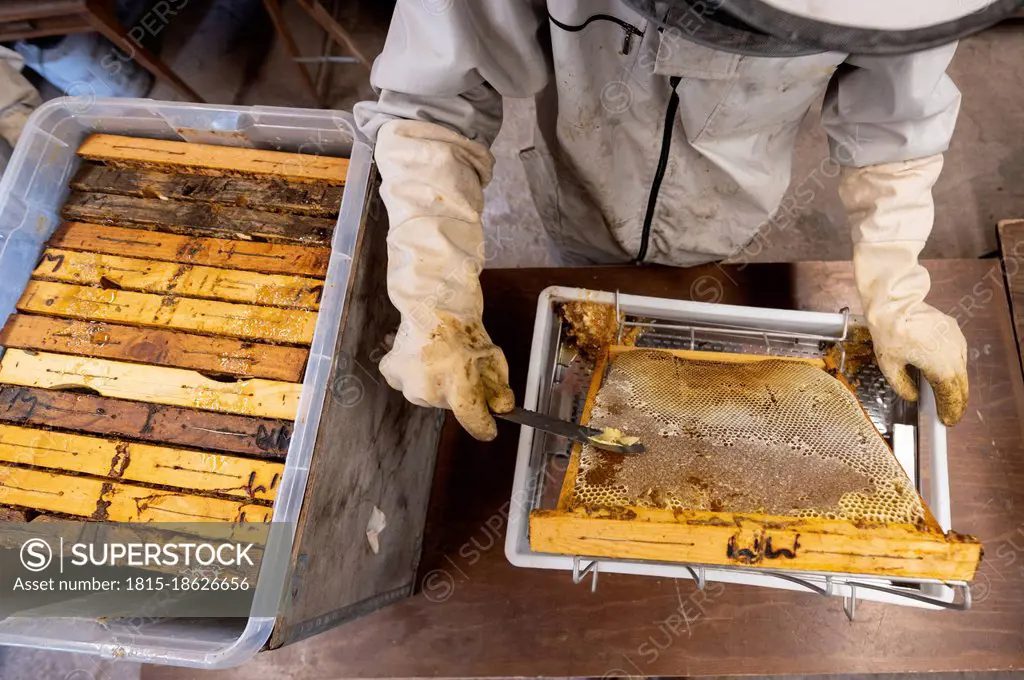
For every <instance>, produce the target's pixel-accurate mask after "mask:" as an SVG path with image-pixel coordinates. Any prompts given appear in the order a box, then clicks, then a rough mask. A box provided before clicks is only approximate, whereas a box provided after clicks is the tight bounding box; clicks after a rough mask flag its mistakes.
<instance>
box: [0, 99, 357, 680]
mask: <svg viewBox="0 0 1024 680" xmlns="http://www.w3.org/2000/svg"><path fill="white" fill-rule="evenodd" d="M93 132H107V133H112V134H124V135H132V136H136V137H149V138H154V139H173V140H181V141H186V142H197V143H204V144H220V145H224V146H238V147H252V148H259V149H272V150H277V151H290V152H295V153H299V154H306V155H310V156H313V155H327V156H338V157H347V158H349V159H350V164H349V171H348V178H347V181H346V184H345V192H344V195H343V199H342V203H341V214H340V216H339V218H338V224H337V226H336V228H335V231H334V238H333V241H332V244H331V247H332V253H331V259H330V265H329V267H328V270H327V278H326V281H325V286H324V295H323V299H322V301H321V307H320V314H319V318H318V320H317V325H316V332H315V334H314V336H313V344H312V347H311V349H310V355H309V362H308V364H307V367H306V375H305V379H304V380H303V389H302V397H301V400H300V402H299V411H298V416H297V418H296V420H295V426H294V430H293V434H292V440H291V445H290V448H289V450H288V455H287V458H286V460H285V467H284V474H283V476H282V479H281V486H280V487H279V491H278V496H277V500H276V502H275V504H274V522H280V523H284V524H287V525H288V528H287V530H286V531H282V532H279V533H277V532H275V534H272V536H276V539H275V538H272V539H271V542H270V543H269V544H268V545H267V553H266V554H268V555H278V556H282V555H284V556H286V555H289V554H290V552H291V547H292V541H293V539H294V530H295V522H296V521H297V520H298V517H299V510H300V509H301V507H302V499H303V496H304V492H305V489H306V481H307V477H308V472H309V465H310V459H311V458H312V455H313V445H314V443H315V441H316V434H317V428H318V426H319V423H320V413H321V410H322V408H323V403H324V395H325V392H326V389H327V382H328V380H329V375H330V370H331V364H332V361H333V350H334V347H335V344H336V341H337V337H338V329H339V324H340V318H341V311H342V305H343V302H344V298H345V292H346V288H347V287H348V285H349V271H350V265H351V258H352V253H353V249H354V247H355V243H356V236H357V232H358V230H359V224H360V220H361V218H362V214H363V210H364V207H365V204H366V201H367V191H368V183H369V177H370V169H371V161H372V147H371V145H370V144H369V143H368V142H367V141H365V139H364V138H362V137H361V136H360V135H359V134H358V132H357V131H356V128H355V124H354V121H353V119H352V116H351V115H350V114H348V113H341V112H333V111H315V110H306V109H288V108H276V107H236V106H215V105H199V104H186V103H173V102H156V101H151V100H146V99H97V100H95V101H91V102H83V101H81V100H77V99H68V98H64V99H57V100H54V101H51V102H49V103H47V104H45V105H44V106H42V107H40V108H39V110H37V111H36V112H35V114H34V115H33V116H32V118H31V119H30V120H29V122H28V125H27V126H26V128H25V132H24V134H23V136H22V138H21V141H20V142H19V143H18V146H17V148H16V149H15V151H14V155H13V157H12V158H11V162H10V164H9V165H8V167H7V171H6V173H5V174H4V176H3V180H2V181H0V324H2V323H3V322H5V321H6V319H7V317H8V316H9V315H10V314H11V313H12V312H14V307H15V304H16V302H17V300H18V298H19V296H20V295H21V292H22V290H23V289H24V287H25V284H26V283H27V282H28V280H29V277H30V275H31V273H32V269H33V267H34V265H35V263H36V262H37V260H38V258H39V255H40V253H41V251H42V247H43V244H44V242H45V241H46V240H47V239H48V238H49V237H50V235H51V234H52V233H53V231H54V229H55V228H56V227H57V226H58V225H59V224H60V215H59V213H60V208H61V206H62V205H63V203H64V201H65V200H66V198H67V196H68V193H69V189H68V182H69V180H70V179H71V177H72V175H73V174H74V173H75V171H76V170H77V168H78V164H79V160H78V157H77V156H76V153H75V152H76V151H77V149H78V147H79V145H80V144H81V142H82V140H84V139H85V137H86V136H87V135H89V134H91V133H93ZM0 351H2V348H0ZM275 543H276V544H275ZM274 562H275V564H274V565H273V566H274V568H268V565H266V564H265V565H264V568H263V570H262V571H261V574H260V578H259V580H258V582H257V586H256V593H255V602H256V603H259V602H264V603H266V602H273V603H276V602H278V601H279V600H280V598H281V593H282V591H283V588H284V583H285V578H286V575H287V573H286V572H287V569H285V568H282V564H281V562H282V560H275V561H274ZM283 562H284V566H286V564H287V561H286V560H283ZM255 606H256V605H254V611H255ZM261 611H267V608H266V607H263V608H261ZM274 620H275V619H274V618H272V617H266V616H263V617H250V618H248V619H227V620H221V619H205V620H204V619H199V620H175V619H164V620H145V619H134V620H122V621H117V620H111V621H104V622H99V621H95V620H87V619H71V618H66V619H65V618H61V619H39V618H16V617H14V618H9V619H6V620H3V621H0V645H20V646H26V647H37V648H44V649H53V650H63V651H71V652H85V653H90V654H98V655H102V656H106V657H119V658H129V659H133V660H135V661H144V662H149V663H162V664H172V665H178V666H193V667H198V668H217V667H225V666H233V665H237V664H240V663H242V662H243V661H245V660H247V659H249V658H250V657H252V656H253V655H254V654H256V652H258V651H259V650H260V648H262V647H263V645H264V644H265V643H266V641H267V639H268V638H269V637H270V634H271V631H272V630H273V627H274Z"/></svg>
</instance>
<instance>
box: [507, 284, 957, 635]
mask: <svg viewBox="0 0 1024 680" xmlns="http://www.w3.org/2000/svg"><path fill="white" fill-rule="evenodd" d="M574 300H582V301H586V302H594V303H603V304H611V305H614V306H615V308H616V314H617V318H619V319H620V320H623V321H621V322H620V329H619V338H618V339H619V340H621V337H622V330H623V328H625V327H642V328H644V329H645V336H646V337H648V338H652V337H653V338H654V340H655V342H656V343H658V344H654V345H653V346H655V347H657V346H678V347H683V348H689V349H695V348H698V347H697V344H698V342H701V343H706V342H708V339H709V338H714V339H715V343H713V344H718V341H721V342H722V343H724V344H725V345H727V346H725V347H721V346H717V347H715V350H716V351H740V350H738V349H737V347H739V346H740V345H744V346H745V347H746V349H745V351H747V352H748V353H757V352H754V351H750V349H751V346H752V345H753V347H754V348H755V349H756V350H758V351H763V352H764V353H765V354H769V355H778V356H785V355H797V356H807V355H812V356H821V355H822V353H823V350H822V349H821V345H822V344H828V343H839V342H842V341H844V340H847V339H848V338H849V335H850V326H851V323H852V322H853V318H852V316H851V314H850V312H849V309H847V308H844V309H842V310H840V312H838V313H823V312H806V311H795V310H780V309H766V308H755V307H742V306H737V305H724V304H711V303H704V302H690V301H683V300H672V299H666V298H654V297H647V296H636V295H627V294H621V293H619V292H618V291H614V292H611V291H594V290H586V289H579V288H564V287H558V286H552V287H550V288H547V289H545V290H544V291H542V292H541V294H540V297H539V299H538V306H537V316H536V319H535V322H534V335H533V343H532V347H531V353H530V369H529V375H528V377H527V384H526V395H525V400H524V407H525V408H528V409H532V410H538V411H541V412H542V413H548V414H550V415H555V416H559V417H566V414H565V413H558V412H557V409H558V408H559V404H555V403H553V401H552V393H553V389H554V388H555V387H556V385H557V384H558V382H559V377H560V375H561V373H562V372H563V371H564V370H565V367H564V366H563V365H560V363H559V357H560V355H561V354H562V327H561V319H560V317H559V316H558V313H557V305H558V304H560V303H562V302H568V301H574ZM630 317H632V319H630ZM645 336H642V337H645ZM666 339H667V340H669V341H671V342H672V343H674V344H668V345H666V344H660V343H662V342H665V341H666ZM679 343H682V344H679ZM839 363H840V364H841V365H842V364H845V350H844V351H842V352H841V354H840V361H839ZM920 387H921V393H922V398H921V405H920V408H919V409H918V411H916V412H913V411H911V412H910V413H911V414H912V415H913V416H916V418H915V420H916V421H917V422H916V423H915V426H914V427H913V428H911V429H912V430H913V435H912V436H910V437H909V440H910V441H911V442H912V446H913V448H914V449H915V450H913V451H911V453H912V454H913V457H912V460H913V459H914V458H916V455H917V451H916V448H917V436H916V435H917V430H918V429H921V430H923V431H927V432H929V433H930V434H931V436H930V437H929V440H930V441H931V442H932V446H931V447H929V449H928V450H925V451H921V452H920V454H921V455H922V456H923V457H925V458H926V459H927V462H928V464H929V469H930V470H931V475H930V484H929V486H928V487H927V488H922V489H920V492H921V495H922V496H923V497H924V500H925V502H926V504H927V505H928V506H929V508H930V509H931V510H932V512H933V514H934V515H935V518H936V520H937V521H938V522H939V524H940V525H941V526H942V528H943V530H948V529H949V524H950V508H949V486H948V476H947V466H946V442H945V429H944V428H943V426H942V425H941V423H940V422H939V420H938V415H937V411H936V408H935V403H934V396H933V395H932V393H931V389H930V387H929V385H928V384H927V382H924V381H922V382H921V385H920ZM886 389H887V388H886ZM858 396H859V397H860V395H858ZM561 406H562V407H563V408H564V404H563V405H561ZM552 411H556V412H554V413H552ZM573 415H574V416H575V415H578V414H576V413H573ZM890 434H891V433H890ZM900 439H901V445H904V444H906V442H907V439H908V438H907V437H901V438H900ZM551 444H552V440H551V439H550V438H548V437H546V436H545V435H544V434H543V433H539V432H535V431H534V430H532V429H531V428H526V427H524V428H522V431H521V434H520V441H519V453H518V457H517V461H516V473H515V480H514V482H513V489H512V499H511V501H512V502H511V507H512V509H513V510H512V512H510V515H509V525H508V532H507V534H506V541H505V554H506V557H507V558H508V560H509V561H510V562H511V563H512V564H514V565H516V566H520V567H532V568H540V569H561V570H565V571H569V572H571V574H572V582H573V583H579V582H581V581H582V580H583V579H584V578H585V577H586V576H587V575H591V577H592V582H591V583H592V588H596V584H597V574H598V572H599V571H606V572H614V573H625V574H637V575H648V576H661V577H669V578H688V579H693V580H694V581H695V582H696V583H697V585H698V587H703V584H704V583H706V582H707V581H708V580H714V581H720V582H725V583H736V584H745V585H756V586H762V587H769V588H777V589H783V590H796V591H803V592H814V593H818V594H821V595H826V596H840V597H843V598H844V611H845V612H846V614H847V616H849V617H850V618H852V617H853V616H854V615H855V614H856V603H857V600H858V599H866V600H874V601H881V602H887V603H891V604H899V605H904V606H916V607H926V608H935V609H938V608H943V609H956V610H963V609H967V608H969V607H970V604H971V601H970V592H969V589H968V587H967V584H966V583H965V582H962V581H957V582H952V581H947V582H944V581H939V580H935V579H907V578H900V579H898V581H899V583H898V584H897V583H894V582H892V581H888V580H886V579H884V578H879V577H878V576H877V575H861V574H838V573H829V574H825V573H821V574H817V573H814V572H806V571H789V570H769V569H750V568H743V567H732V566H724V567H723V566H717V565H716V566H705V565H697V564H694V565H687V564H676V563H672V564H669V563H660V562H651V561H642V560H622V559H609V558H605V557H600V558H594V557H589V556H585V555H554V554H546V553H538V552H534V551H532V550H531V549H530V545H529V536H528V526H529V514H530V512H531V511H532V510H533V509H535V508H538V507H540V504H541V502H542V496H543V492H544V489H545V483H546V482H549V481H550V479H547V477H548V476H549V474H550V473H549V470H548V465H549V463H550V462H551V461H552V460H553V459H554V458H556V457H558V456H559V455H561V454H560V453H559V452H558V451H553V450H552V446H551ZM897 455H898V456H899V455H900V454H899V453H897ZM908 472H909V471H908ZM912 477H915V479H916V476H915V475H913V474H912ZM559 481H560V480H559ZM918 486H920V484H919V481H918ZM958 592H959V595H958V594H957V593H958Z"/></svg>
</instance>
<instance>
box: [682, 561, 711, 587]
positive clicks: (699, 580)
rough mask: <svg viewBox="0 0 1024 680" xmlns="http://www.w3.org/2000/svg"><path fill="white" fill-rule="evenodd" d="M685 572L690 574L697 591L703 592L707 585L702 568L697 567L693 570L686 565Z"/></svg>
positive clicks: (705, 575) (705, 574)
mask: <svg viewBox="0 0 1024 680" xmlns="http://www.w3.org/2000/svg"><path fill="white" fill-rule="evenodd" d="M686 570H687V571H689V572H690V576H692V577H693V580H694V582H696V584H697V590H704V586H706V585H707V584H708V579H707V573H706V572H705V570H704V567H697V568H696V569H694V568H693V567H691V566H690V565H688V564H687V565H686Z"/></svg>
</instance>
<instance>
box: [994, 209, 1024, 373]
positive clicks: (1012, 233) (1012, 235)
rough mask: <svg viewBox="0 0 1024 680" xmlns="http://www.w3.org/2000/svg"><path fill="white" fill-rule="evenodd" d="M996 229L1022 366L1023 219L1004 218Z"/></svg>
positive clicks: (1023, 332)
mask: <svg viewBox="0 0 1024 680" xmlns="http://www.w3.org/2000/svg"><path fill="white" fill-rule="evenodd" d="M998 231H999V250H1000V254H1001V257H1002V261H1003V276H1004V277H1005V278H1006V290H1007V292H1008V293H1009V296H1010V311H1011V312H1012V314H1013V328H1014V332H1015V333H1016V334H1017V353H1018V355H1019V356H1020V357H1021V366H1022V367H1024V271H1022V269H1024V220H1004V221H1002V222H1000V223H999V230H998Z"/></svg>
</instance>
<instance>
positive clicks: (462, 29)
mask: <svg viewBox="0 0 1024 680" xmlns="http://www.w3.org/2000/svg"><path fill="white" fill-rule="evenodd" d="M546 17H547V15H546V12H545V10H544V9H543V6H542V5H541V4H540V3H539V2H538V0H399V1H398V4H397V6H396V8H395V13H394V16H393V17H392V20H391V28H390V30H389V31H388V36H387V41H386V43H385V46H384V51H383V52H382V53H381V54H380V56H379V57H377V59H376V61H375V62H374V65H373V71H372V74H371V76H370V82H371V84H372V85H373V87H374V90H375V91H376V92H377V94H378V99H377V101H371V102H361V103H359V104H357V105H356V107H355V116H356V122H357V124H358V125H359V128H360V130H361V131H362V132H363V134H365V135H367V136H368V137H370V138H371V139H376V136H377V131H378V130H379V129H380V126H381V125H383V124H384V123H386V122H387V121H389V120H394V119H408V120H419V121H424V122H428V123H436V124H440V125H444V126H445V127H448V128H450V129H452V130H454V131H455V132H458V133H459V134H461V135H463V136H465V137H467V138H469V139H471V140H473V141H478V142H481V143H483V144H485V145H488V146H490V144H491V143H492V142H493V141H494V138H495V136H497V134H498V130H499V128H500V127H501V117H502V116H501V114H502V97H503V96H504V97H530V96H533V95H535V94H536V93H537V92H539V91H540V90H541V89H543V88H544V86H545V85H546V84H547V82H548V73H549V70H550V56H549V53H548V51H547V50H546V49H545V47H544V45H545V44H546V40H545V37H544V36H546V34H547V18H546Z"/></svg>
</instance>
